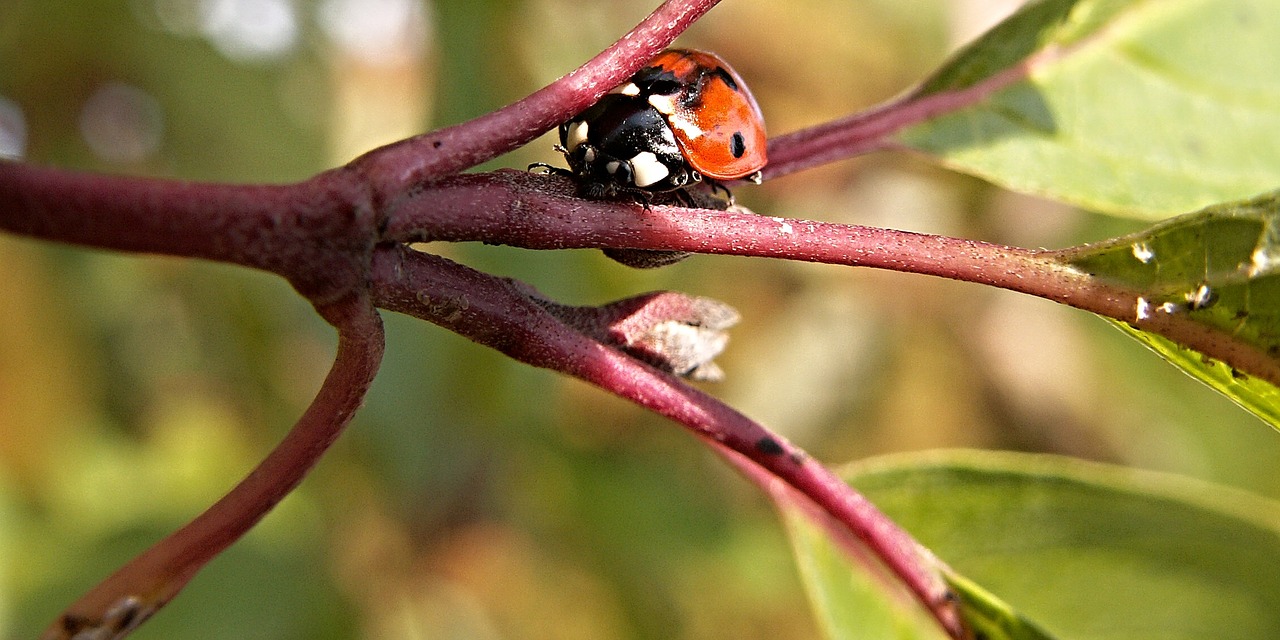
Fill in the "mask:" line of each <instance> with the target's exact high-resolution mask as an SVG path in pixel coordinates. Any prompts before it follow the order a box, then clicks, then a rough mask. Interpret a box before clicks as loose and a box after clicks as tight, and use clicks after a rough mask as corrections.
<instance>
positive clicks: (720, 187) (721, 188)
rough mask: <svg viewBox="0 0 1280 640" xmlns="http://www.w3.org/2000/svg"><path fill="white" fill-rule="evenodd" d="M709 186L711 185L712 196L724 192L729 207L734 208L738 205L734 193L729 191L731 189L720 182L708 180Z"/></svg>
mask: <svg viewBox="0 0 1280 640" xmlns="http://www.w3.org/2000/svg"><path fill="white" fill-rule="evenodd" d="M707 184H709V185H711V194H712V195H715V193H716V191H723V192H724V199H725V200H727V201H728V202H729V207H732V206H733V205H734V204H736V201H735V200H734V199H733V192H732V191H730V190H729V187H726V186H724V185H723V184H721V183H720V182H719V181H718V180H707ZM726 208H728V207H726Z"/></svg>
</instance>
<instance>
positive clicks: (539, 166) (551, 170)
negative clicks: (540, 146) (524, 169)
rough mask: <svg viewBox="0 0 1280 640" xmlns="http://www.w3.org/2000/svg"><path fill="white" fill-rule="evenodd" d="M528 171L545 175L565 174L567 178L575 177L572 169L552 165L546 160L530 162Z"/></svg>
mask: <svg viewBox="0 0 1280 640" xmlns="http://www.w3.org/2000/svg"><path fill="white" fill-rule="evenodd" d="M528 171H529V173H536V174H539V175H544V176H564V177H566V178H572V177H573V172H572V171H570V170H568V169H565V168H564V167H557V166H555V165H550V164H547V163H545V162H534V163H532V164H530V165H529V168H528Z"/></svg>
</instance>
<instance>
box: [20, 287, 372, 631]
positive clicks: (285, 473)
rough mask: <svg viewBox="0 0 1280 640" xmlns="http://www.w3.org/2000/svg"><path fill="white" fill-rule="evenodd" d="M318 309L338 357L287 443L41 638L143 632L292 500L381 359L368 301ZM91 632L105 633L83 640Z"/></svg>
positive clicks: (361, 398)
mask: <svg viewBox="0 0 1280 640" xmlns="http://www.w3.org/2000/svg"><path fill="white" fill-rule="evenodd" d="M320 311H321V313H322V314H323V315H324V316H325V317H326V319H328V320H329V321H330V322H331V323H333V324H334V326H336V327H337V328H338V353H337V357H336V358H335V359H334V362H333V367H332V368H331V369H330V370H329V375H328V376H327V377H326V378H325V380H324V383H323V385H322V386H321V387H320V391H319V392H318V393H317V394H316V398H315V400H313V401H312V403H311V406H309V407H308V408H307V410H306V412H305V413H303V414H302V417H301V418H299V419H298V422H297V424H295V425H294V427H293V429H291V430H290V431H289V433H288V434H287V435H286V436H285V437H284V440H282V441H281V442H280V444H279V445H277V446H276V447H275V448H274V449H272V450H271V453H269V454H267V457H266V458H264V459H263V461H262V462H261V463H259V464H258V466H257V467H255V468H254V469H253V471H251V472H250V473H249V475H247V476H245V478H244V479H243V480H241V481H240V483H239V484H237V485H236V486H235V488H233V489H232V490H231V491H230V492H229V493H227V494H226V495H225V496H223V497H222V499H220V500H218V501H217V502H215V503H214V504H213V506H211V507H209V509H208V510H206V511H205V512H204V513H202V514H200V516H198V517H197V518H195V519H194V520H192V521H191V522H189V523H187V524H186V525H185V526H183V527H182V528H181V529H178V530H177V531H175V532H173V533H172V534H170V535H169V536H168V537H166V538H164V539H163V540H161V541H159V542H157V543H156V544H155V545H153V546H152V547H151V548H149V549H147V550H146V551H144V552H143V553H142V554H140V555H138V556H137V557H136V558H134V559H133V560H132V561H130V562H129V563H128V564H126V565H124V566H123V567H121V568H120V569H118V570H117V571H116V572H115V573H113V574H112V575H111V576H110V577H108V578H107V579H105V580H103V581H102V582H100V583H98V585H97V586H95V587H94V588H93V589H92V590H90V591H89V592H88V593H86V594H85V595H84V596H82V597H81V598H80V599H79V600H77V601H76V602H75V603H74V604H72V605H71V606H70V607H68V608H67V609H66V610H65V611H64V612H63V614H62V615H61V616H59V617H58V619H57V621H55V622H54V623H53V624H52V625H51V626H50V627H49V628H48V629H47V630H45V632H44V634H43V635H42V636H41V639H42V640H68V639H71V638H83V637H94V638H120V637H123V636H124V635H126V634H127V633H128V632H129V631H132V630H133V629H135V628H137V627H138V625H140V624H142V623H143V622H144V621H145V620H146V619H147V618H148V617H150V616H151V615H152V614H153V613H155V612H156V611H157V610H159V609H160V608H161V607H163V606H164V605H165V604H167V603H168V602H169V601H170V600H171V599H173V597H174V596H176V595H177V594H178V592H179V591H181V590H182V588H183V587H185V586H186V584H187V582H188V581H190V580H191V578H193V577H194V576H195V574H196V572H198V571H199V570H200V569H201V568H202V567H203V566H204V565H205V564H206V563H208V562H209V561H210V560H212V559H213V558H214V557H215V556H217V555H218V554H219V553H221V552H222V550H223V549H225V548H227V546H229V545H230V544H231V543H233V542H235V541H236V540H239V539H240V537H241V536H243V535H244V534H245V533H246V532H247V531H248V530H249V529H250V528H252V527H253V526H254V525H255V524H257V523H258V521H259V520H261V519H262V517H263V516H264V515H266V514H267V512H268V511H270V510H271V509H272V508H273V507H275V505H276V504H277V503H278V502H280V500H281V499H282V498H284V497H285V496H286V495H288V494H289V492H290V491H292V490H293V488H294V487H295V486H297V485H298V483H299V482H300V481H301V480H302V478H303V476H305V475H306V473H307V472H308V471H309V470H310V469H311V467H312V466H313V465H314V464H315V463H316V461H317V460H319V459H320V456H321V455H322V454H323V453H324V452H325V450H326V449H327V448H328V447H329V445H330V444H332V443H333V441H334V440H335V439H336V438H337V437H338V435H339V434H341V433H342V430H343V428H345V427H346V426H347V424H348V423H349V422H350V421H351V417H352V416H353V415H354V414H355V411H356V409H357V408H359V406H360V405H361V403H362V402H363V401H364V395H365V392H366V391H367V390H368V388H369V385H370V384H371V383H372V381H373V377H374V374H376V373H377V371H378V365H379V363H380V362H381V361H382V353H383V330H382V321H381V319H380V318H379V316H378V314H377V312H376V311H375V310H374V309H373V307H372V306H371V305H370V304H369V301H368V299H367V298H364V297H359V298H357V297H352V298H350V299H348V300H346V301H343V302H340V303H335V304H333V305H330V306H328V307H326V308H324V309H321V310H320ZM88 633H96V634H100V635H92V636H89V635H81V634H88Z"/></svg>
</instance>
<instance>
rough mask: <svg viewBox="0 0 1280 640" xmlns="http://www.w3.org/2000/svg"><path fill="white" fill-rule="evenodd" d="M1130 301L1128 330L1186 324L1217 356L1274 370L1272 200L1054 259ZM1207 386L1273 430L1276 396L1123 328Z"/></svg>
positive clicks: (1278, 421) (1276, 312) (1277, 423)
mask: <svg viewBox="0 0 1280 640" xmlns="http://www.w3.org/2000/svg"><path fill="white" fill-rule="evenodd" d="M1057 255H1058V256H1059V257H1060V258H1061V259H1062V260H1063V261H1065V262H1067V263H1069V264H1071V265H1072V266H1074V267H1076V268H1078V269H1080V270H1082V271H1085V272H1087V273H1089V274H1091V275H1094V276H1095V277H1097V278H1099V279H1102V280H1105V281H1107V282H1108V283H1112V284H1117V285H1120V286H1122V287H1124V288H1126V289H1128V290H1131V291H1134V292H1136V293H1137V294H1138V297H1137V299H1136V300H1135V309H1134V313H1135V321H1137V320H1142V319H1146V318H1149V317H1151V316H1154V315H1161V314H1166V315H1167V314H1173V315H1180V316H1185V317H1186V318H1188V319H1190V320H1191V321H1193V322H1195V323H1196V324H1198V325H1201V326H1203V327H1204V328H1205V329H1206V330H1207V333H1208V334H1209V335H1212V336H1214V338H1213V340H1214V342H1215V343H1216V344H1217V345H1219V350H1220V352H1234V353H1240V352H1242V351H1249V352H1251V355H1252V357H1253V358H1254V359H1266V360H1270V361H1273V362H1278V361H1280V272H1277V260H1278V259H1280V199H1278V198H1277V194H1274V193H1272V194H1267V195H1264V196H1259V197H1258V198H1254V199H1252V200H1248V201H1245V202H1233V203H1226V204H1222V205H1217V206H1213V207H1209V208H1207V209H1205V210H1203V211H1200V212H1197V213H1193V214H1188V215H1185V216H1180V217H1177V218H1173V219H1171V220H1168V221H1166V222H1164V223H1161V224H1159V225H1156V226H1154V227H1152V228H1150V229H1148V230H1146V231H1142V232H1139V233H1136V234H1133V235H1129V236H1125V237H1121V238H1115V239H1112V240H1107V241H1105V242H1099V243H1096V244H1092V245H1087V246H1083V247H1077V248H1074V249H1068V250H1065V251H1062V252H1059V253H1058V254H1057ZM1122 328H1124V329H1125V330H1126V331H1128V332H1129V333H1130V334H1131V335H1133V336H1134V337H1135V338H1137V339H1139V340H1141V341H1143V342H1144V343H1145V344H1147V345H1148V346H1150V347H1151V348H1152V349H1154V350H1155V351H1156V352H1157V353H1160V354H1161V355H1162V356H1164V357H1165V358H1166V359H1168V360H1169V361H1170V362H1173V363H1174V364H1176V365H1177V366H1179V367H1182V368H1183V369H1184V370H1186V371H1187V372H1188V373H1190V374H1191V375H1193V376H1195V377H1196V378H1199V379H1200V380H1203V381H1204V382H1205V383H1207V384H1209V386H1211V387H1213V388H1215V389H1217V390H1219V391H1221V392H1223V393H1225V394H1226V395H1227V396H1228V397H1230V398H1232V399H1233V400H1235V401H1236V402H1238V403H1240V404H1241V405H1242V406H1244V407H1245V408H1246V409H1249V410H1250V411H1252V412H1254V413H1255V414H1257V415H1258V416H1259V417H1260V418H1262V419H1263V420H1266V421H1267V422H1269V423H1270V424H1271V425H1272V426H1273V427H1277V428H1280V389H1277V388H1276V387H1275V385H1274V384H1272V383H1270V382H1268V381H1266V380H1261V379H1258V378H1256V377H1253V376H1249V375H1246V374H1244V373H1241V372H1239V371H1237V370H1234V369H1232V368H1231V367H1228V366H1225V365H1223V364H1222V363H1221V362H1218V361H1216V360H1213V359H1211V358H1206V357H1202V356H1200V355H1199V354H1196V353H1195V352H1192V351H1190V350H1188V349H1186V348H1185V347H1181V346H1179V345H1177V344H1175V343H1173V342H1171V341H1169V340H1168V339H1166V338H1163V337H1161V336H1159V335H1155V334H1151V333H1148V332H1143V331H1139V330H1137V329H1135V328H1133V327H1131V326H1122Z"/></svg>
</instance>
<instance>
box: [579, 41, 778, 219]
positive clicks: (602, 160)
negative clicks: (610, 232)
mask: <svg viewBox="0 0 1280 640" xmlns="http://www.w3.org/2000/svg"><path fill="white" fill-rule="evenodd" d="M765 145H766V138H765V130H764V116H762V115H761V114H760V107H759V106H758V105H757V104H756V100H755V98H754V97H753V96H752V95H751V91H750V90H749V89H747V85H746V83H745V82H743V81H742V78H741V77H740V76H739V75H738V73H737V72H736V71H734V70H733V68H732V67H730V66H729V65H728V63H726V62H725V61H724V60H722V59H721V58H720V57H719V56H717V55H715V54H714V53H708V52H706V51H696V50H693V49H668V50H666V51H663V52H662V53H659V54H658V55H657V56H656V57H655V58H654V59H653V60H651V61H650V62H649V64H648V65H647V66H645V67H644V68H643V69H641V70H639V71H637V72H636V73H635V75H633V76H631V79H630V80H628V81H627V82H625V83H623V84H622V85H620V86H618V87H617V88H615V89H613V90H612V91H610V92H609V93H607V94H605V95H604V96H603V97H602V98H600V100H599V101H598V102H596V103H595V104H594V105H592V106H591V107H589V108H588V109H587V110H585V111H583V112H582V113H580V114H578V115H577V116H576V117H574V118H573V119H571V120H569V121H568V122H565V123H564V124H562V125H560V145H559V146H558V147H557V150H559V151H561V152H562V153H564V157H565V160H566V161H567V162H568V163H569V171H568V173H570V174H572V175H573V177H574V178H575V179H577V180H578V184H579V185H580V187H581V189H582V191H583V193H584V194H585V195H587V196H588V197H611V196H615V195H617V194H620V193H624V194H633V195H636V196H639V197H640V198H643V199H645V201H648V197H649V195H650V194H653V193H660V192H666V191H676V190H680V189H684V188H686V187H689V186H691V185H693V184H695V183H698V182H702V181H704V180H706V181H707V182H709V183H710V184H712V185H713V187H719V188H721V189H723V188H724V187H723V186H722V185H720V184H719V181H722V180H737V179H742V178H746V179H749V180H751V181H752V182H756V183H759V181H760V169H761V168H763V167H764V165H765V163H766V162H768V159H767V158H766V156H765ZM725 191H726V192H727V189H726V190H725Z"/></svg>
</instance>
